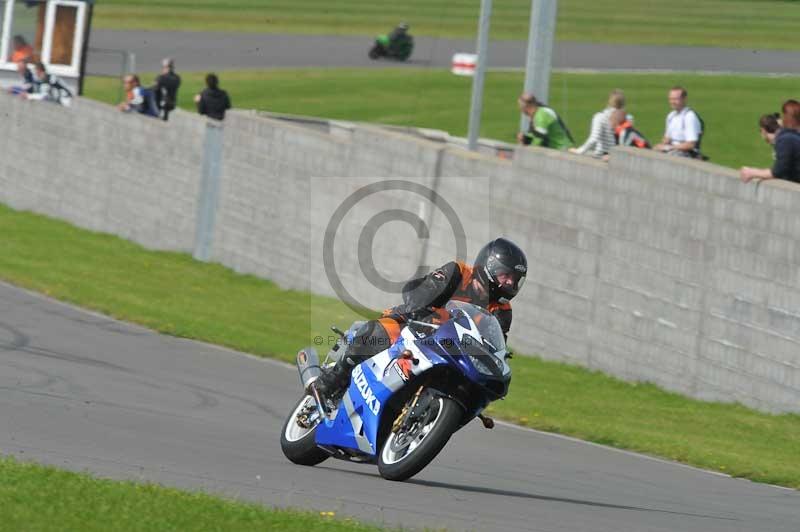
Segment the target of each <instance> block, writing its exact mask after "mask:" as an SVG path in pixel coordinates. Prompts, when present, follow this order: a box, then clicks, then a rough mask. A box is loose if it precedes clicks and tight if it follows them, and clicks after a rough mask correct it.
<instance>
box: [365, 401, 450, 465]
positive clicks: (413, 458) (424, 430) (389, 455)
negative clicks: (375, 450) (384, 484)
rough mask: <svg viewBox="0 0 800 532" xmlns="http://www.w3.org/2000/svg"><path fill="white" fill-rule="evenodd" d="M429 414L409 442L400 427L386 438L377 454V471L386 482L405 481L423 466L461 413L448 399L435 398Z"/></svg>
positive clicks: (448, 435) (435, 452)
mask: <svg viewBox="0 0 800 532" xmlns="http://www.w3.org/2000/svg"><path fill="white" fill-rule="evenodd" d="M429 411H430V412H429V414H427V417H426V418H425V421H424V422H423V423H422V425H421V426H420V427H419V428H418V429H417V430H416V432H415V433H414V434H413V435H412V437H411V438H410V439H409V437H408V435H407V434H404V433H403V431H404V430H405V429H404V428H403V427H401V428H400V429H398V431H397V432H395V431H394V430H393V431H392V432H390V433H389V435H388V436H387V437H386V441H385V442H384V443H383V446H382V447H381V452H380V454H379V455H378V471H379V472H380V474H381V476H382V477H383V478H385V479H387V480H406V479H409V478H411V477H413V476H414V475H416V474H417V473H419V472H420V471H422V470H423V469H424V468H425V466H427V465H428V464H429V463H431V461H432V460H433V459H434V458H436V455H438V454H439V452H440V451H441V450H442V449H443V448H444V446H445V444H447V442H448V440H449V439H450V436H452V434H453V433H454V432H455V431H456V429H458V425H459V423H460V421H461V417H462V416H463V414H464V412H463V411H462V409H461V407H460V406H459V405H458V404H456V403H455V401H453V400H452V399H448V398H447V397H441V396H439V397H436V398H435V399H434V400H433V401H431V404H430V406H429Z"/></svg>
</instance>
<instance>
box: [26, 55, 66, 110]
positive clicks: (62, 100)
mask: <svg viewBox="0 0 800 532" xmlns="http://www.w3.org/2000/svg"><path fill="white" fill-rule="evenodd" d="M23 96H24V97H25V98H27V99H29V100H38V101H45V102H54V103H58V104H61V105H65V106H69V105H70V104H71V103H72V91H71V90H69V87H67V86H66V85H65V84H64V82H63V81H61V79H60V78H59V77H58V76H56V75H54V74H48V72H47V69H46V68H45V66H44V63H42V62H38V63H36V65H35V66H34V69H33V87H32V89H31V91H30V92H27V93H24V94H23Z"/></svg>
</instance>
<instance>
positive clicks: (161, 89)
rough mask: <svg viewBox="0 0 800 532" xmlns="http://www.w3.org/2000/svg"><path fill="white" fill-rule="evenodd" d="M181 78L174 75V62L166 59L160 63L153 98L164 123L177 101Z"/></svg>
mask: <svg viewBox="0 0 800 532" xmlns="http://www.w3.org/2000/svg"><path fill="white" fill-rule="evenodd" d="M180 86H181V77H180V76H179V75H178V74H176V73H175V62H174V61H173V60H172V59H171V58H169V57H167V58H165V59H164V60H163V61H161V75H160V76H158V77H157V78H156V86H155V97H156V105H158V111H159V113H160V115H161V119H162V120H164V121H165V122H166V120H167V118H168V117H169V113H170V111H172V110H174V109H175V106H176V104H177V101H178V88H179V87H180Z"/></svg>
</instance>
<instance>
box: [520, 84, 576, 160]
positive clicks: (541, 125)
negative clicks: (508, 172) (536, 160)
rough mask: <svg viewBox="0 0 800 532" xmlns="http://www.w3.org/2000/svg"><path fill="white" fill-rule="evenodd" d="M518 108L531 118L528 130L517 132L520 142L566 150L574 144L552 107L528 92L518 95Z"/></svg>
mask: <svg viewBox="0 0 800 532" xmlns="http://www.w3.org/2000/svg"><path fill="white" fill-rule="evenodd" d="M519 110H520V112H521V113H522V114H524V115H527V116H528V117H530V119H531V122H530V123H531V125H530V127H529V128H528V131H526V132H522V131H520V132H519V133H517V140H518V141H519V143H520V144H525V145H529V144H532V145H534V146H541V147H543V148H553V149H556V150H566V149H568V148H572V147H574V146H575V141H574V140H573V138H572V134H571V133H570V132H569V129H567V126H566V125H565V124H564V121H563V120H561V117H560V116H558V113H556V112H555V111H554V110H553V109H551V108H550V107H547V106H546V105H545V104H543V103H542V102H540V101H539V100H537V99H536V96H534V95H533V94H532V93H530V92H523V93H522V94H521V95H520V97H519Z"/></svg>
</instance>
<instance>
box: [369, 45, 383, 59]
mask: <svg viewBox="0 0 800 532" xmlns="http://www.w3.org/2000/svg"><path fill="white" fill-rule="evenodd" d="M382 50H383V47H382V46H381V45H380V44H378V43H375V46H373V47H372V48H370V50H369V58H370V59H378V58H379V57H380V56H381V51H382Z"/></svg>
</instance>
